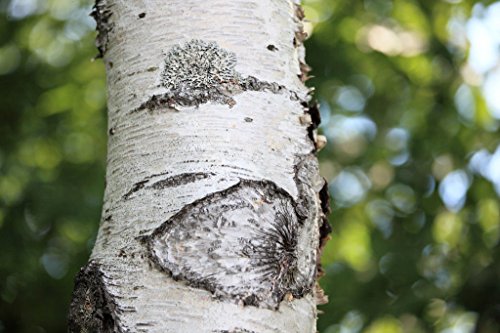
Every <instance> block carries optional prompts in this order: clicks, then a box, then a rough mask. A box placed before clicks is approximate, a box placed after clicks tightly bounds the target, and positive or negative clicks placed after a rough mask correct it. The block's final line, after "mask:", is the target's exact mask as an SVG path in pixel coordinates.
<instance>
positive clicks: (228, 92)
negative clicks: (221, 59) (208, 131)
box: [132, 76, 300, 112]
mask: <svg viewBox="0 0 500 333" xmlns="http://www.w3.org/2000/svg"><path fill="white" fill-rule="evenodd" d="M245 91H258V92H270V93H273V94H288V95H289V96H290V100H293V101H298V100H300V97H299V94H298V93H297V92H296V91H293V90H290V89H287V88H286V87H285V86H283V85H280V84H278V83H276V82H266V81H261V80H259V79H257V78H255V77H253V76H248V77H246V78H242V79H240V80H237V81H233V82H224V83H223V84H221V85H217V86H213V87H212V88H208V89H207V90H205V91H204V92H203V93H199V92H197V93H196V96H195V97H193V95H192V94H191V93H192V91H190V90H187V91H186V90H172V91H169V92H166V93H164V94H157V95H153V96H151V97H150V98H149V99H148V100H147V101H146V102H144V103H142V104H141V105H140V106H139V107H138V108H136V109H134V110H132V112H138V111H142V110H149V111H154V110H158V109H165V108H166V109H168V110H171V111H178V110H177V108H176V106H183V107H186V106H196V107H198V106H200V105H202V104H205V103H208V102H213V103H218V104H222V105H228V106H229V107H230V108H232V107H233V106H234V105H235V104H236V101H235V100H234V99H233V98H232V96H235V95H237V94H241V93H243V92H245Z"/></svg>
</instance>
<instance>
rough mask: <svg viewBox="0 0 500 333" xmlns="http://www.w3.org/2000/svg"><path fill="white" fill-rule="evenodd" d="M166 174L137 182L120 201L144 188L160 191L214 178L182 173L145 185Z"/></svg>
mask: <svg viewBox="0 0 500 333" xmlns="http://www.w3.org/2000/svg"><path fill="white" fill-rule="evenodd" d="M167 173H168V172H165V173H161V174H157V175H152V176H149V177H146V178H144V179H143V180H141V181H138V182H137V183H135V184H134V185H133V186H132V188H131V189H130V190H129V191H128V192H127V193H126V194H124V195H123V197H122V199H123V200H128V199H129V198H130V197H131V196H132V195H133V194H134V193H136V192H138V191H140V190H142V189H144V188H152V189H154V190H160V189H166V188H170V187H177V186H181V185H185V184H189V183H194V182H196V181H198V180H202V179H207V178H209V177H212V176H215V173H213V172H188V173H182V174H179V175H175V176H171V177H168V178H165V179H161V180H158V181H156V182H154V183H152V184H151V185H147V186H146V184H148V183H149V182H151V180H152V178H156V177H159V176H162V175H165V174H167Z"/></svg>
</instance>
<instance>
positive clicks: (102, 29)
mask: <svg viewBox="0 0 500 333" xmlns="http://www.w3.org/2000/svg"><path fill="white" fill-rule="evenodd" d="M110 7H111V6H110V5H108V4H107V1H106V0H96V2H95V5H94V7H92V12H91V13H90V16H92V17H93V18H94V20H95V22H96V30H97V37H96V41H95V45H96V47H97V50H98V51H99V53H98V54H97V55H96V56H95V58H96V59H97V58H102V57H104V54H105V53H106V51H107V49H108V42H109V33H110V32H111V31H112V30H113V27H114V23H113V22H111V20H110V18H111V16H112V15H113V13H112V12H111V9H110ZM110 66H112V65H110Z"/></svg>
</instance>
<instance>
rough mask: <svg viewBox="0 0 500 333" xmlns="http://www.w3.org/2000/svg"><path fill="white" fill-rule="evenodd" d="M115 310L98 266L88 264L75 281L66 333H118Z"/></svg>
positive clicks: (117, 309)
mask: <svg viewBox="0 0 500 333" xmlns="http://www.w3.org/2000/svg"><path fill="white" fill-rule="evenodd" d="M119 312H120V309H119V308H118V306H117V304H116V302H115V300H114V298H113V296H112V295H111V294H110V293H109V292H108V291H107V289H106V284H105V282H104V273H103V272H102V271H101V269H100V265H99V264H98V263H96V262H95V261H90V262H89V263H88V264H87V265H86V266H85V267H83V268H82V269H81V270H80V272H79V273H78V275H77V276H76V279H75V289H74V290H73V295H72V300H71V305H70V309H69V315H68V332H69V333H94V332H95V333H97V332H99V333H122V332H123V330H122V329H121V327H120V325H119V322H118V313H119Z"/></svg>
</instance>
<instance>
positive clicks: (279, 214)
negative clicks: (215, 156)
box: [141, 180, 316, 309]
mask: <svg viewBox="0 0 500 333" xmlns="http://www.w3.org/2000/svg"><path fill="white" fill-rule="evenodd" d="M299 209H300V208H299V205H298V204H296V203H295V202H294V201H293V199H292V198H291V197H290V196H289V194H288V193H286V192H285V191H284V190H283V189H281V188H279V187H277V186H276V185H275V184H274V183H271V182H268V181H250V180H240V182H239V183H238V184H237V185H234V186H232V187H230V188H228V189H226V190H223V191H220V192H216V193H212V194H210V195H208V196H206V197H204V198H202V199H200V200H197V201H195V202H193V203H191V204H189V205H187V206H185V207H184V208H183V209H182V210H181V211H180V212H179V213H177V214H175V215H174V216H173V217H171V218H170V219H168V220H167V221H166V222H164V223H163V224H162V225H161V226H160V227H158V228H157V229H156V230H155V231H154V232H153V233H152V234H151V235H149V236H145V237H142V238H141V240H142V241H143V242H144V243H145V244H146V246H147V248H148V252H149V253H150V256H151V260H152V261H153V262H154V263H155V264H156V266H157V267H158V268H159V269H160V270H162V271H164V272H166V273H167V274H169V275H170V276H171V277H172V278H173V279H175V280H179V281H185V282H186V283H188V284H189V285H191V286H193V287H196V288H201V289H205V290H208V291H210V292H211V293H213V294H214V295H215V296H216V297H217V298H220V299H232V300H235V301H237V302H240V303H241V304H243V305H253V306H259V307H265V308H272V309H277V308H278V306H279V303H280V302H281V301H282V300H283V299H285V298H286V299H293V298H301V297H303V296H304V295H305V294H308V293H310V292H312V289H313V288H314V278H315V271H316V250H315V249H314V248H311V249H310V251H311V252H310V253H305V252H307V251H304V250H303V249H302V250H300V251H299V246H300V245H299V244H298V241H299V239H300V237H307V236H309V234H308V233H307V230H306V229H305V227H304V218H303V217H302V215H303V214H302V212H301V213H300V214H299V213H298V210H299ZM304 233H305V234H304ZM242 235H243V236H242ZM301 235H302V236H301ZM304 235H306V236H304ZM304 242H315V241H314V240H309V239H306V240H305V241H304ZM303 247H305V248H309V247H308V246H306V245H304V246H303ZM227 279H229V280H230V281H228V280H227Z"/></svg>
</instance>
